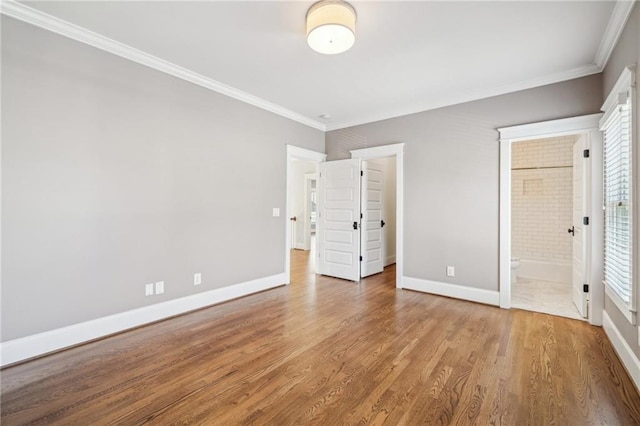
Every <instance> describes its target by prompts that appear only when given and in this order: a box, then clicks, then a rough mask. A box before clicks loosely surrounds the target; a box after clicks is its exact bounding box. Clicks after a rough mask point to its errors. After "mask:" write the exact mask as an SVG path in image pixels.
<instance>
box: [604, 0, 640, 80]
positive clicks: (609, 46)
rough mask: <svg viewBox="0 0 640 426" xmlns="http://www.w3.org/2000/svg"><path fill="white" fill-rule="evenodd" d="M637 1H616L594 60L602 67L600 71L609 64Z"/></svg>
mask: <svg viewBox="0 0 640 426" xmlns="http://www.w3.org/2000/svg"><path fill="white" fill-rule="evenodd" d="M635 3H636V1H635V0H618V1H616V2H615V5H614V6H613V11H612V12H611V17H610V18H609V23H608V24H607V28H606V29H605V31H604V34H603V35H602V39H601V40H600V46H599V47H598V51H597V52H596V57H595V60H594V62H595V64H596V66H597V67H598V68H600V71H602V70H604V67H605V66H606V65H607V62H608V61H609V58H610V57H611V53H612V52H613V49H614V48H615V47H616V43H618V39H620V35H621V34H622V31H623V30H624V26H625V24H626V23H627V20H628V19H629V15H631V11H632V10H633V5H634V4H635Z"/></svg>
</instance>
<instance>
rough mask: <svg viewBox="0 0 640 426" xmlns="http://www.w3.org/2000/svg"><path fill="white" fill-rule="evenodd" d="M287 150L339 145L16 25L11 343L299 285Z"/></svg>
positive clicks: (5, 184)
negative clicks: (183, 304)
mask: <svg viewBox="0 0 640 426" xmlns="http://www.w3.org/2000/svg"><path fill="white" fill-rule="evenodd" d="M287 143H290V144H295V145H298V146H302V147H305V148H308V149H312V150H315V151H322V150H323V147H324V135H323V132H321V131H318V130H314V129H311V128H309V127H306V126H303V125H301V124H298V123H295V122H293V121H290V120H288V119H285V118H282V117H280V116H277V115H275V114H272V113H270V112H267V111H264V110H261V109H258V108H255V107H252V106H249V105H247V104H244V103H242V102H239V101H236V100H233V99H231V98H227V97H225V96H222V95H219V94H217V93H214V92H211V91H209V90H206V89H204V88H201V87H199V86H196V85H193V84H190V83H187V82H185V81H182V80H179V79H176V78H174V77H171V76H168V75H165V74H163V73H160V72H157V71H155V70H152V69H149V68H146V67H144V66H141V65H138V64H136V63H133V62H130V61H127V60H125V59H122V58H119V57H116V56H113V55H111V54H108V53H105V52H102V51H100V50H97V49H94V48H92V47H89V46H86V45H83V44H80V43H78V42H75V41H72V40H69V39H67V38H64V37H61V36H58V35H55V34H53V33H50V32H47V31H45V30H41V29H38V28H36V27H33V26H30V25H28V24H24V23H21V22H19V21H15V20H13V19H11V18H6V17H4V16H3V17H2V231H3V232H2V341H7V340H11V339H15V338H19V337H22V336H27V335H31V334H34V333H38V332H43V331H47V330H51V329H55V328H58V327H62V326H66V325H70V324H74V323H78V322H82V321H86V320H91V319H94V318H98V317H102V316H105V315H109V314H114V313H118V312H123V311H127V310H130V309H134V308H138V307H142V306H145V305H149V304H153V303H157V302H162V301H166V300H169V299H174V298H178V297H181V296H186V295H189V294H193V293H196V292H202V291H207V290H211V289H214V288H219V287H224V286H229V285H232V284H236V283H240V282H244V281H247V280H252V279H256V278H260V277H265V276H269V275H274V274H278V273H282V272H284V247H285V226H286V225H287V223H286V220H285V219H286V218H285V217H284V211H285V191H286V179H285V173H286V148H285V144H287ZM273 207H280V209H281V212H283V214H282V216H281V217H279V218H273V217H272V216H271V213H272V212H271V209H272V208H273ZM195 272H201V273H202V274H203V284H202V285H201V286H199V287H194V286H193V273H195ZM160 280H164V282H165V293H164V294H162V295H157V296H153V297H145V296H144V284H145V283H149V282H154V281H160Z"/></svg>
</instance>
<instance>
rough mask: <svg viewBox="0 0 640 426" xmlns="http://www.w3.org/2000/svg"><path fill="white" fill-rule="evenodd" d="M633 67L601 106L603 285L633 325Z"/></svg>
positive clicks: (622, 76)
mask: <svg viewBox="0 0 640 426" xmlns="http://www.w3.org/2000/svg"><path fill="white" fill-rule="evenodd" d="M634 74H635V67H634V68H627V69H625V71H624V72H623V74H622V75H621V76H620V78H619V79H618V82H617V83H616V85H615V87H614V89H613V90H612V92H611V93H610V94H609V96H608V97H607V100H606V102H605V104H604V106H603V111H604V112H605V114H604V117H603V118H602V121H601V122H600V127H601V130H602V131H603V132H604V145H603V179H604V182H603V188H604V282H605V290H606V292H607V294H608V295H609V297H610V299H611V300H612V301H613V302H614V303H615V304H616V305H617V306H618V308H619V309H620V310H621V311H622V313H623V314H625V316H626V317H627V318H628V319H629V321H631V322H632V323H634V324H635V311H636V306H635V305H636V303H635V302H636V301H635V294H636V292H635V288H634V287H635V286H634V277H633V275H634V271H633V269H634V265H633V253H632V248H633V245H632V239H633V238H632V235H633V212H632V193H633V189H634V188H633V179H632V176H633V164H632V158H633V157H632V149H633V148H632V147H633V143H632V140H633V123H632V120H633V117H634V115H633V102H634V93H633V87H634V81H633V80H634Z"/></svg>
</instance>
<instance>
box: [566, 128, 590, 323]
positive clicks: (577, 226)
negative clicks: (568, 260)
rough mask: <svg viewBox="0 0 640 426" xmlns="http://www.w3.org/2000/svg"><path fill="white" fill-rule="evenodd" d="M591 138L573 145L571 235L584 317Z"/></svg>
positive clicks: (575, 286)
mask: <svg viewBox="0 0 640 426" xmlns="http://www.w3.org/2000/svg"><path fill="white" fill-rule="evenodd" d="M587 149H588V143H587V137H586V136H585V135H581V136H580V138H579V139H578V140H577V141H576V142H575V144H574V145H573V227H572V228H571V229H569V232H572V233H573V258H572V268H573V273H572V281H573V282H572V286H573V290H572V294H573V303H574V304H575V305H576V308H578V312H579V313H580V315H581V316H582V317H584V318H586V317H587V314H588V312H587V306H588V301H589V292H588V288H589V286H588V284H589V283H588V282H587V277H589V273H588V272H589V269H588V268H589V252H588V247H589V237H590V235H589V229H590V228H589V226H588V222H587V221H588V219H585V218H588V216H589V214H588V205H589V190H588V189H589V188H588V185H587V183H588V182H589V179H588V177H589V173H590V167H589V165H590V163H589V157H588V154H586V153H587V152H588V151H586V150H587Z"/></svg>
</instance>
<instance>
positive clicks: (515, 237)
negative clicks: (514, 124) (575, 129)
mask: <svg viewBox="0 0 640 426" xmlns="http://www.w3.org/2000/svg"><path fill="white" fill-rule="evenodd" d="M577 139H578V137H577V136H562V137H555V138H545V139H538V140H532V141H526V142H517V143H514V144H513V146H512V153H511V155H512V161H511V247H512V248H511V255H512V256H515V257H519V258H521V259H528V260H538V261H544V262H554V263H568V262H570V261H571V255H572V236H571V234H569V233H568V232H567V229H569V228H571V226H572V224H573V144H574V143H575V141H576V140H577Z"/></svg>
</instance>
